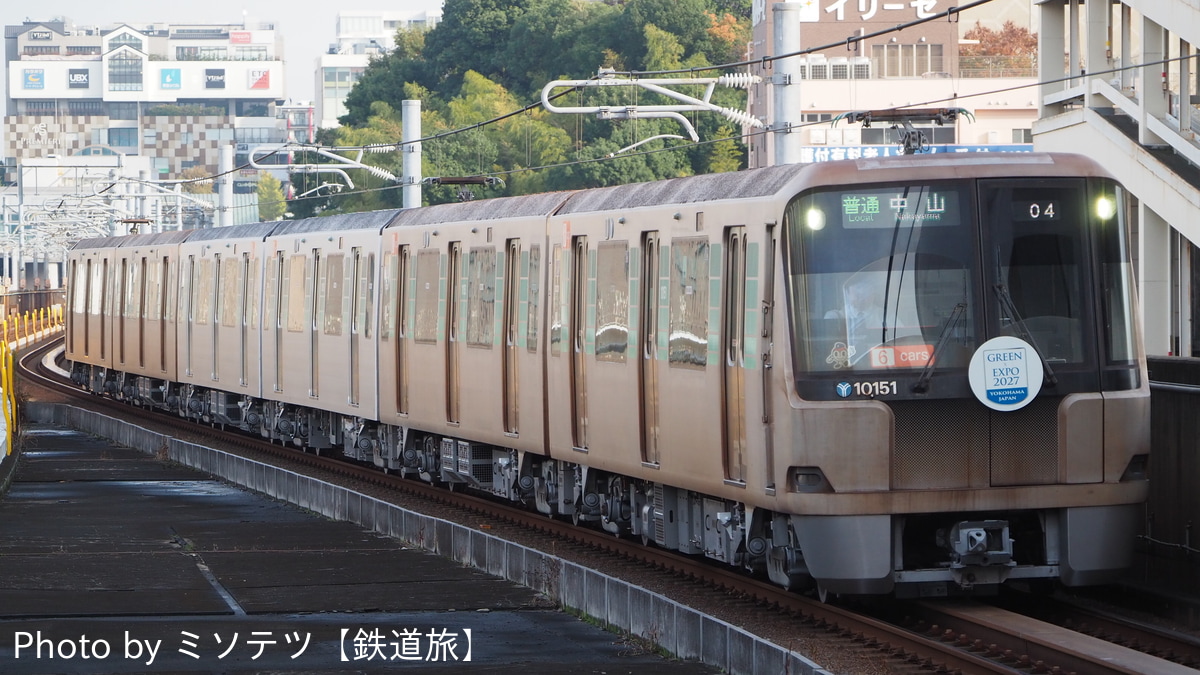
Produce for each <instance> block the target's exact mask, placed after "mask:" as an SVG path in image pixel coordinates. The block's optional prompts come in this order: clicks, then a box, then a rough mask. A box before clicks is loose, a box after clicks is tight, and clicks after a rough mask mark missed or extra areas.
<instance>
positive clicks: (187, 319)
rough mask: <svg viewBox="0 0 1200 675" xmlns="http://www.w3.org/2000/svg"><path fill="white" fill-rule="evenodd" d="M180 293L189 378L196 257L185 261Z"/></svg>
mask: <svg viewBox="0 0 1200 675" xmlns="http://www.w3.org/2000/svg"><path fill="white" fill-rule="evenodd" d="M180 284H181V286H182V287H181V288H180V293H179V302H180V303H181V304H182V306H181V307H180V309H179V313H180V316H182V317H183V321H184V326H185V327H186V328H185V330H184V337H185V338H186V342H185V345H184V350H183V353H184V358H185V359H186V362H185V363H184V372H186V373H187V374H188V375H189V376H190V375H191V374H192V337H193V335H192V331H193V330H195V326H196V297H195V293H196V256H192V255H189V256H188V261H187V269H185V270H183V271H182V273H181V274H180Z"/></svg>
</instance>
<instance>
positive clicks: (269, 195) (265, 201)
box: [258, 171, 287, 222]
mask: <svg viewBox="0 0 1200 675" xmlns="http://www.w3.org/2000/svg"><path fill="white" fill-rule="evenodd" d="M286 210H287V202H286V201H284V199H283V186H282V185H281V184H280V183H279V179H278V178H276V177H275V176H273V175H271V172H269V171H260V172H259V174H258V219H259V220H261V221H263V222H266V221H268V220H279V218H280V217H282V216H283V213H284V211H286Z"/></svg>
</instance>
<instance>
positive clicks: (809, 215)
mask: <svg viewBox="0 0 1200 675" xmlns="http://www.w3.org/2000/svg"><path fill="white" fill-rule="evenodd" d="M804 224H805V225H807V226H808V229H810V230H812V231H814V232H816V231H818V230H823V229H825V212H824V211H822V210H821V209H809V210H808V211H807V212H806V213H805V214H804Z"/></svg>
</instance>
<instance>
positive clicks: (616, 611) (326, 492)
mask: <svg viewBox="0 0 1200 675" xmlns="http://www.w3.org/2000/svg"><path fill="white" fill-rule="evenodd" d="M25 412H26V415H27V416H28V417H29V418H30V419H33V420H36V421H40V422H46V423H54V424H59V425H62V426H66V427H71V428H74V429H79V430H81V431H86V432H89V433H93V434H96V435H98V436H102V437H104V438H108V439H111V440H113V441H115V442H116V443H119V444H121V445H125V446H128V447H131V448H136V449H139V450H142V451H144V452H147V453H151V454H154V453H159V452H163V451H165V453H166V455H167V456H168V457H170V459H172V460H174V461H176V462H179V463H180V464H184V465H186V466H190V467H193V468H196V469H199V470H201V471H205V472H207V473H210V474H213V475H215V476H218V477H220V478H223V479H225V480H227V481H229V482H231V483H235V484H237V485H242V486H245V487H247V488H250V489H251V490H255V491H257V492H261V493H263V494H266V495H269V496H271V497H274V498H276V499H280V500H282V501H286V502H289V503H292V504H295V505H297V506H300V507H302V508H305V509H309V510H311V511H314V512H316V513H319V514H321V515H323V516H325V517H328V518H335V519H337V520H346V521H349V522H352V523H355V524H358V525H360V526H362V527H363V528H366V529H369V530H373V531H375V532H379V533H381V534H384V535H387V536H389V537H394V538H396V539H399V540H401V541H403V542H405V543H407V544H409V545H411V546H416V547H420V548H423V549H425V550H428V551H432V552H434V553H437V554H439V555H443V556H446V557H449V558H452V559H453V560H455V561H458V562H461V563H463V564H468V565H472V566H474V567H476V568H478V569H481V570H484V571H486V572H488V573H490V574H493V575H495V576H498V577H503V578H505V579H508V580H509V581H512V582H515V583H518V584H522V585H524V586H528V587H530V588H533V589H535V590H537V591H539V592H541V593H544V594H545V595H546V596H548V597H550V598H552V599H555V600H556V601H558V602H559V603H560V604H561V605H562V606H563V607H566V608H569V609H571V610H574V611H576V612H581V613H583V614H586V615H587V616H590V617H592V618H594V619H596V620H598V621H601V622H603V623H605V624H606V625H608V626H610V627H612V628H615V629H618V630H622V631H627V632H628V633H630V634H632V635H636V636H639V637H641V638H644V639H647V640H650V641H652V642H654V643H655V644H657V645H658V646H660V647H662V648H663V649H665V650H666V651H668V652H670V653H672V654H674V655H676V656H677V657H679V658H681V659H696V660H699V661H702V662H703V663H705V664H708V665H712V666H716V667H718V668H723V669H725V670H726V671H727V672H730V673H735V674H741V673H745V674H747V675H749V674H755V673H757V674H774V673H790V674H796V675H816V674H825V675H828V673H827V671H825V670H823V669H821V667H820V666H818V665H817V664H815V663H813V662H812V661H810V660H809V659H807V658H805V657H803V656H801V655H800V654H797V653H795V652H792V651H789V650H786V649H783V648H781V647H779V646H777V645H775V644H773V643H770V642H767V641H765V640H762V639H760V638H758V637H755V636H754V635H751V634H749V633H747V632H746V631H744V630H742V629H740V628H738V627H737V626H733V625H730V624H728V623H726V622H724V621H720V620H718V619H714V618H712V617H709V616H705V615H703V614H700V613H699V612H697V611H695V610H693V609H691V608H689V607H685V606H683V605H681V604H679V603H677V602H675V601H673V600H671V599H669V598H666V597H663V596H662V595H659V594H657V593H652V592H650V591H647V590H645V589H643V588H640V587H637V586H632V585H630V584H628V583H626V582H624V581H621V580H619V579H614V578H612V577H610V576H607V575H604V574H600V573H598V572H594V571H592V570H589V569H587V568H584V567H581V566H579V565H576V564H574V563H571V562H567V561H565V560H563V559H561V558H558V557H556V556H553V555H549V554H547V553H543V552H541V551H537V550H534V549H531V548H527V547H525V546H520V545H518V544H514V543H511V542H507V541H505V540H503V539H501V538H499V537H496V536H494V535H491V534H487V533H486V532H480V531H478V530H473V529H471V528H468V527H464V526H462V525H459V524H457V523H451V522H448V521H445V520H441V519H438V518H432V517H429V516H425V515H422V514H419V513H414V512H412V511H408V510H406V509H402V508H400V507H398V506H395V505H393V504H388V503H386V502H382V501H379V500H377V499H374V498H371V497H367V496H363V495H359V494H356V493H354V492H351V491H350V490H347V489H345V488H342V487H340V486H336V485H332V484H329V483H326V482H324V481H321V480H317V479H314V478H309V477H307V476H303V475H300V474H297V473H295V472H292V471H287V470H284V469H280V468H277V467H274V466H271V465H268V464H263V463H260V462H254V461H251V460H248V459H244V458H242V457H238V456H236V455H231V454H229V453H227V452H222V451H220V450H214V449H211V448H206V447H203V446H199V445H196V444H193V443H186V442H183V441H179V440H176V439H174V438H171V437H169V436H165V435H163V434H160V433H156V432H153V431H150V430H148V429H143V428H141V427H138V426H135V425H132V424H129V423H126V422H122V421H120V420H117V419H113V418H111V417H107V416H105V415H101V414H98V413H95V412H91V411H87V410H83V409H81V408H75V407H71V406H64V405H58V404H38V403H30V404H27V405H26V406H25Z"/></svg>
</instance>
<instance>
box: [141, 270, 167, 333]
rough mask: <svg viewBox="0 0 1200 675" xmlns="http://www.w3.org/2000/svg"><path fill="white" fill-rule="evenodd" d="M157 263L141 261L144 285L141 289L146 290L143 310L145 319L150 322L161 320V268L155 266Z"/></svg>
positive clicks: (162, 292)
mask: <svg viewBox="0 0 1200 675" xmlns="http://www.w3.org/2000/svg"><path fill="white" fill-rule="evenodd" d="M157 262H158V261H153V262H152V261H151V260H150V259H149V258H146V259H145V260H143V261H142V265H143V269H142V271H143V273H144V276H145V279H146V283H145V285H144V286H143V288H145V289H146V299H145V302H144V303H143V307H144V308H145V315H146V318H147V319H148V320H150V321H158V320H159V319H161V318H162V305H161V302H162V296H163V294H164V291H163V287H162V285H163V266H160V265H158V264H157Z"/></svg>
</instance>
